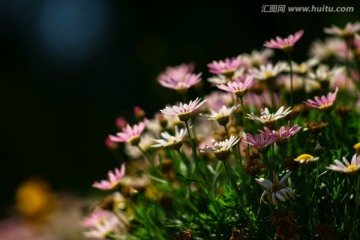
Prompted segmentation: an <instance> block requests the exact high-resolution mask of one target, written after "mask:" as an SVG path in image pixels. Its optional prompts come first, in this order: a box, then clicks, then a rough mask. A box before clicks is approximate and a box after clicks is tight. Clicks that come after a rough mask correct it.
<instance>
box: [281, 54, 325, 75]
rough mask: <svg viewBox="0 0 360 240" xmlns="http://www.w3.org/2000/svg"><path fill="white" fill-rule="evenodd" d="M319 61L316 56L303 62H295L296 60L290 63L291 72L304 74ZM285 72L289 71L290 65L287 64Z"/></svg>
mask: <svg viewBox="0 0 360 240" xmlns="http://www.w3.org/2000/svg"><path fill="white" fill-rule="evenodd" d="M319 62H320V60H319V59H317V58H310V59H308V60H307V61H305V62H302V63H300V64H297V63H296V62H292V63H291V67H292V71H293V73H296V74H298V75H305V74H306V73H308V72H309V71H310V70H311V68H312V67H314V66H316V65H318V64H319ZM285 70H286V71H287V72H290V67H289V66H288V65H287V66H286V69H285Z"/></svg>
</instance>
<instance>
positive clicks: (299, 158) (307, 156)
mask: <svg viewBox="0 0 360 240" xmlns="http://www.w3.org/2000/svg"><path fill="white" fill-rule="evenodd" d="M313 158H314V156H313V155H310V154H307V153H305V154H301V155H300V156H298V157H297V158H295V160H297V161H300V160H305V161H307V160H310V159H313Z"/></svg>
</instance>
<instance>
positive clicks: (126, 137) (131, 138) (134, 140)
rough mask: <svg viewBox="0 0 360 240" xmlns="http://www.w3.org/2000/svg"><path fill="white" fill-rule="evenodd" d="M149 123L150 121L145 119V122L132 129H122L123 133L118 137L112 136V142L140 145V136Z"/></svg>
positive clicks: (117, 135) (128, 126) (128, 127)
mask: <svg viewBox="0 0 360 240" xmlns="http://www.w3.org/2000/svg"><path fill="white" fill-rule="evenodd" d="M147 123H148V120H147V119H146V118H145V119H144V121H142V122H140V123H138V124H135V125H134V126H132V127H130V125H127V126H126V127H125V128H123V129H122V132H119V133H117V134H116V136H113V135H110V136H109V137H110V140H111V141H114V142H129V143H131V144H132V145H137V144H139V141H140V136H141V134H142V133H143V131H144V130H145V127H146V125H147Z"/></svg>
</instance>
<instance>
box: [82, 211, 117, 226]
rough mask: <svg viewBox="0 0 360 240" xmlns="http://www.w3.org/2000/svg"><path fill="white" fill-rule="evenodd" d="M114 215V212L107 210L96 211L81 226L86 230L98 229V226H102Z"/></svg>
mask: <svg viewBox="0 0 360 240" xmlns="http://www.w3.org/2000/svg"><path fill="white" fill-rule="evenodd" d="M112 215H113V213H112V212H110V211H106V210H96V211H94V212H92V213H91V214H90V215H89V216H86V217H85V218H84V219H83V220H82V222H81V225H82V226H83V227H86V228H92V227H96V225H98V224H101V223H102V222H104V221H106V219H108V218H109V217H111V216H112Z"/></svg>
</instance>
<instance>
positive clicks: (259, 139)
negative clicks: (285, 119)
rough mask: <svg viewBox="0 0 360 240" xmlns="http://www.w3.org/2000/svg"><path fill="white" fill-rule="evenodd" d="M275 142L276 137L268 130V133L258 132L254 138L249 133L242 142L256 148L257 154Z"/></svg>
mask: <svg viewBox="0 0 360 240" xmlns="http://www.w3.org/2000/svg"><path fill="white" fill-rule="evenodd" d="M276 140H277V136H276V135H275V134H274V133H273V132H272V131H271V130H270V132H260V133H258V134H255V135H254V136H253V135H251V134H250V133H247V134H246V139H245V140H244V142H246V143H247V144H249V145H251V146H253V147H256V148H257V149H258V151H259V152H262V151H264V150H265V149H266V148H267V147H268V146H270V145H271V144H274V143H275V142H276Z"/></svg>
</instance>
